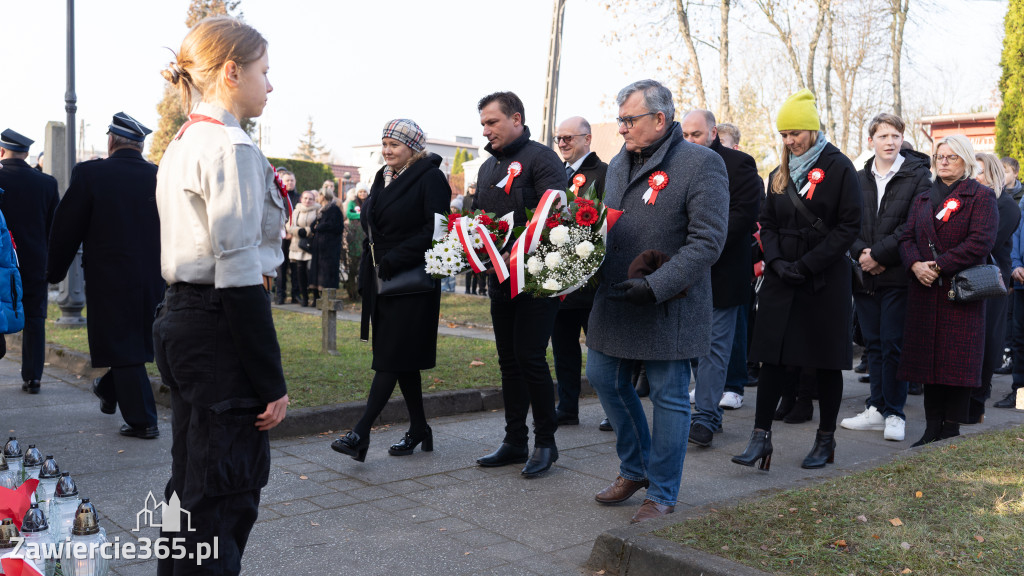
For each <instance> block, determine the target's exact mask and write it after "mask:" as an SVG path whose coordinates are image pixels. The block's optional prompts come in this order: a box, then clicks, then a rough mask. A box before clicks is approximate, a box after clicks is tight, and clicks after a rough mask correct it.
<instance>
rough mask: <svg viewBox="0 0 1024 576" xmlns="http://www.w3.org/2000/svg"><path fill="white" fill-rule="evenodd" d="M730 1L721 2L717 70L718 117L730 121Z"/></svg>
mask: <svg viewBox="0 0 1024 576" xmlns="http://www.w3.org/2000/svg"><path fill="white" fill-rule="evenodd" d="M731 1H732V0H722V4H721V13H722V25H721V28H720V29H719V32H718V35H719V42H718V43H719V48H718V68H719V70H720V76H719V97H718V115H719V116H721V117H722V118H725V119H728V120H729V121H732V105H731V104H729V5H730V3H731Z"/></svg>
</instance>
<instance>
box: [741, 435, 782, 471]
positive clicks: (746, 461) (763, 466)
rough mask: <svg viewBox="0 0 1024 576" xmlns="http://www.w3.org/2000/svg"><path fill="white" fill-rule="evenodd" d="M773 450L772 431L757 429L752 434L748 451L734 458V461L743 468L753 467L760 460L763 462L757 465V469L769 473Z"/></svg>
mask: <svg viewBox="0 0 1024 576" xmlns="http://www.w3.org/2000/svg"><path fill="white" fill-rule="evenodd" d="M773 450H774V448H772V431H771V430H759V429H757V428H755V429H754V431H753V432H752V433H751V434H750V442H749V443H748V444H747V449H746V450H744V451H743V454H740V455H739V456H733V457H732V461H733V462H735V463H737V464H740V465H742V466H753V465H754V463H755V462H757V461H758V460H760V461H761V462H760V464H758V465H757V469H758V470H764V471H766V472H767V471H768V470H770V469H771V467H772V451H773Z"/></svg>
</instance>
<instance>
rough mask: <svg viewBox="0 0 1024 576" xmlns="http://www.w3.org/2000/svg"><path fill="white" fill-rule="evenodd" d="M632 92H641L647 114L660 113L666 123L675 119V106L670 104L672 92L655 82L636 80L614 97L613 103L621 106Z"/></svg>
mask: <svg viewBox="0 0 1024 576" xmlns="http://www.w3.org/2000/svg"><path fill="white" fill-rule="evenodd" d="M634 92H641V93H642V94H643V97H644V107H645V108H647V111H648V112H661V113H662V114H664V115H665V120H666V121H667V122H672V121H673V120H675V117H676V106H675V104H673V103H672V91H671V90H669V89H668V88H665V87H664V86H662V85H661V83H660V82H658V81H657V80H638V81H636V82H633V83H632V84H630V85H629V86H626V87H625V88H623V89H622V90H619V95H618V96H616V97H615V103H616V104H618V105H619V106H622V105H623V104H625V103H626V100H628V99H629V97H630V96H632V95H633V93H634Z"/></svg>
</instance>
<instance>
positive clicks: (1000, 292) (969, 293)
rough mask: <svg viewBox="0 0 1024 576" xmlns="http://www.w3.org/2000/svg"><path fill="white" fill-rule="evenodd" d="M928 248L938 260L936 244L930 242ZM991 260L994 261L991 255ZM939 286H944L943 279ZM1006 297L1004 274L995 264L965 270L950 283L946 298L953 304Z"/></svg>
mask: <svg viewBox="0 0 1024 576" xmlns="http://www.w3.org/2000/svg"><path fill="white" fill-rule="evenodd" d="M928 247H929V248H931V250H932V256H933V257H934V258H935V259H936V260H938V259H939V253H938V252H937V251H936V250H935V244H934V243H932V241H931V240H929V241H928ZM988 257H989V260H993V261H994V259H993V258H992V255H991V254H989V256H988ZM938 281H939V285H940V286H941V285H942V278H939V280H938ZM998 296H1006V283H1005V282H1003V273H1002V272H1001V271H1000V270H999V266H996V265H995V264H978V265H977V266H971V267H970V268H965V269H963V270H961V271H959V272H957V273H956V274H955V275H953V278H951V279H950V281H949V290H948V291H947V292H946V298H949V300H950V301H951V302H977V301H979V300H984V299H986V298H996V297H998Z"/></svg>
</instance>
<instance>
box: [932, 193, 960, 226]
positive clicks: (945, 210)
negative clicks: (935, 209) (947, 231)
mask: <svg viewBox="0 0 1024 576" xmlns="http://www.w3.org/2000/svg"><path fill="white" fill-rule="evenodd" d="M959 209H960V201H959V200H957V199H956V198H950V199H949V200H946V202H945V203H943V205H942V210H939V213H938V214H936V215H935V218H936V219H937V220H942V221H943V222H949V217H950V216H952V215H953V212H956V211H957V210H959Z"/></svg>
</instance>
